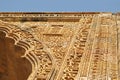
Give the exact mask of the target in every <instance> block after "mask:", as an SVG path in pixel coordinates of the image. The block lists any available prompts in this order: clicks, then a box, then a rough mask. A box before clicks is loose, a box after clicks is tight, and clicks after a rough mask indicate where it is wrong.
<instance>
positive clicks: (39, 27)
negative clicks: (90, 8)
mask: <svg viewBox="0 0 120 80" xmlns="http://www.w3.org/2000/svg"><path fill="white" fill-rule="evenodd" d="M119 39H120V13H116V14H112V13H108V12H61V13H59V12H58V13H52V12H48V13H47V12H46V13H22V12H21V13H20V12H19V13H7V12H2V13H0V80H98V79H99V80H120V76H119V74H120V64H119V62H120V42H119V41H120V40H119Z"/></svg>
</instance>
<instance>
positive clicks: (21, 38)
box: [0, 22, 53, 80]
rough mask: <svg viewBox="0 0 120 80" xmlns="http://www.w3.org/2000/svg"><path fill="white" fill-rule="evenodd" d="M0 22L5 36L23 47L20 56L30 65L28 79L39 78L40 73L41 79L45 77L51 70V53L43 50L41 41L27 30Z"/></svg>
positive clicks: (0, 28) (0, 29)
mask: <svg viewBox="0 0 120 80" xmlns="http://www.w3.org/2000/svg"><path fill="white" fill-rule="evenodd" d="M0 24H1V26H2V27H0V31H2V32H4V33H5V34H6V37H9V38H12V39H13V40H14V41H15V45H17V46H20V47H22V48H24V49H25V54H24V55H23V56H21V58H22V57H25V58H26V59H28V60H29V62H30V63H31V65H32V73H31V74H30V75H29V77H28V80H33V79H37V78H40V76H41V74H43V79H47V77H49V75H50V71H51V70H52V67H51V66H52V65H53V61H52V57H51V55H50V54H49V53H48V52H46V51H45V50H44V46H43V45H42V43H41V42H39V41H37V40H35V39H34V37H33V36H32V34H30V33H29V32H26V31H23V30H21V29H20V28H18V27H17V26H15V25H11V24H7V23H4V22H0ZM48 54H49V55H48ZM41 56H42V57H41ZM40 57H41V58H40ZM43 67H45V68H43ZM41 70H42V71H41ZM43 71H44V72H43ZM48 74H49V75H48Z"/></svg>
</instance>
